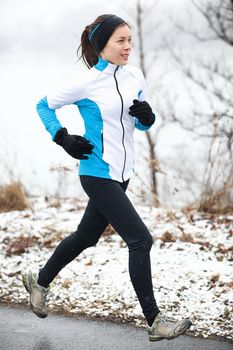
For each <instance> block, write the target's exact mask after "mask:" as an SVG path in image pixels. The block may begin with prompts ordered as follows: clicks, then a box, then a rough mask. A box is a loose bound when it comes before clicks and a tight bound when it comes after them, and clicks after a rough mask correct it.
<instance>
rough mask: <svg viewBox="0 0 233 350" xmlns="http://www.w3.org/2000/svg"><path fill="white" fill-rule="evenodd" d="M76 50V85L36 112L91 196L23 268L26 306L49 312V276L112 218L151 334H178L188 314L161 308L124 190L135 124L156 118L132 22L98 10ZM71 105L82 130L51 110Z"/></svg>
mask: <svg viewBox="0 0 233 350" xmlns="http://www.w3.org/2000/svg"><path fill="white" fill-rule="evenodd" d="M80 50H81V58H82V59H83V61H84V62H85V64H86V65H87V67H88V68H89V69H87V70H86V71H85V72H84V73H82V74H81V75H80V77H79V78H78V79H77V81H76V82H75V83H74V84H70V85H69V86H67V87H65V88H64V89H62V90H60V91H56V92H53V93H51V94H49V95H48V96H46V97H45V98H43V99H42V100H41V101H40V102H39V103H38V105H37V111H38V114H39V116H40V118H41V120H42V122H43V123H44V125H45V128H46V129H47V131H48V132H49V133H50V134H51V137H52V140H53V141H54V142H56V143H57V144H58V145H60V146H61V147H63V148H64V150H65V151H66V152H67V153H68V154H69V155H70V156H72V157H73V158H75V159H80V165H79V176H80V181H81V185H82V187H83V189H84V191H85V192H86V194H87V195H88V197H89V201H88V204H87V207H86V210H85V213H84V215H83V217H82V219H81V222H80V223H79V225H78V228H77V230H76V231H75V232H74V233H72V234H71V235H69V236H68V237H66V238H65V239H63V240H62V241H61V242H60V244H59V245H58V246H57V248H56V249H55V251H54V253H53V254H52V256H51V257H50V258H49V260H48V261H47V263H46V264H45V265H44V267H43V268H42V269H41V270H40V271H39V273H38V274H35V273H32V272H29V273H26V274H24V275H23V283H24V285H25V288H26V289H27V291H28V292H29V294H30V304H31V308H32V310H33V312H34V313H35V314H36V315H37V316H39V317H41V318H44V317H46V316H47V309H46V296H47V293H48V291H49V285H50V283H51V282H52V281H53V279H54V278H55V277H56V276H57V274H58V273H59V271H61V269H62V268H64V267H65V266H66V265H67V264H68V263H70V262H71V261H72V260H73V259H75V258H76V257H77V256H78V255H79V254H80V253H82V252H83V250H84V249H86V248H88V247H91V246H94V245H96V244H97V242H98V240H99V238H100V236H101V234H102V233H103V232H104V230H105V229H106V227H107V226H108V224H111V225H112V227H113V228H114V229H115V231H116V232H118V234H119V235H120V236H121V237H122V239H123V240H124V241H125V242H126V244H127V246H128V251H129V274H130V279H131V282H132V284H133V287H134V290H135V292H136V295H137V298H138V300H139V303H140V305H141V308H142V312H143V314H144V316H145V319H146V321H147V331H148V334H149V340H150V341H156V340H161V339H171V338H175V337H177V336H179V335H180V334H182V333H184V332H185V331H186V330H187V329H188V328H189V327H190V326H191V321H190V320H187V319H185V320H181V321H175V320H171V319H169V318H168V317H166V316H165V315H163V314H162V313H161V312H160V310H159V307H158V305H157V304H156V300H155V297H154V293H153V285H152V277H151V264H150V249H151V246H152V242H153V241H152V236H151V234H150V232H149V231H148V229H147V227H146V226H145V224H144V223H143V221H142V220H141V218H140V217H139V215H138V213H137V212H136V210H135V208H134V206H133V205H132V203H131V202H130V200H129V198H128V197H127V195H126V194H125V191H126V189H127V186H128V183H129V179H130V177H131V176H132V174H133V167H134V147H133V133H134V129H135V128H137V129H139V130H142V131H144V130H148V129H149V128H150V127H151V126H152V125H153V123H154V121H155V116H154V113H153V112H152V109H151V107H150V105H149V103H148V102H147V94H146V84H145V80H144V77H143V74H142V72H141V71H140V70H139V69H138V68H136V67H133V66H131V65H128V64H127V62H128V58H129V55H130V51H131V30H130V27H129V25H128V24H127V23H126V22H125V21H124V20H123V19H121V18H119V17H118V16H115V15H101V16H99V17H98V18H97V19H96V20H95V21H94V22H93V23H91V24H90V25H88V26H86V28H85V30H84V31H83V33H82V36H81V44H80V46H79V49H78V53H79V51H80ZM69 104H74V105H76V106H77V108H78V109H79V112H80V114H81V116H82V118H83V120H84V125H85V134H84V136H77V135H70V134H69V133H68V131H67V129H66V128H64V127H62V125H61V124H60V122H59V120H58V119H57V116H56V113H55V111H56V109H58V108H61V107H62V106H64V105H69Z"/></svg>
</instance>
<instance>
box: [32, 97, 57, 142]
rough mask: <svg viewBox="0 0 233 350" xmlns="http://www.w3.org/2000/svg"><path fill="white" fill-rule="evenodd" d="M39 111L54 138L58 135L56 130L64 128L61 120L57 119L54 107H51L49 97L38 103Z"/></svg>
mask: <svg viewBox="0 0 233 350" xmlns="http://www.w3.org/2000/svg"><path fill="white" fill-rule="evenodd" d="M36 109H37V112H38V114H39V116H40V119H41V120H42V123H43V124H44V126H45V128H46V130H47V131H48V132H49V133H50V135H51V136H52V140H54V137H55V135H56V132H57V131H58V130H59V129H61V128H62V125H61V124H60V122H59V120H58V119H57V116H56V113H55V110H54V109H51V108H49V105H48V101H47V97H44V98H42V99H41V100H40V101H39V102H38V103H37V105H36Z"/></svg>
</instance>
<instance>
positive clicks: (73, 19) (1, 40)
mask: <svg viewBox="0 0 233 350" xmlns="http://www.w3.org/2000/svg"><path fill="white" fill-rule="evenodd" d="M128 3H129V5H128V4H127V7H123V4H124V1H123V0H118V1H117V0H115V1H111V0H96V1H94V0H85V1H83V0H79V1H77V0H20V1H19V0H1V1H0V51H1V52H2V53H3V52H11V53H15V52H18V51H20V50H25V49H26V50H27V51H30V50H52V51H53V50H54V49H56V47H58V46H59V45H60V46H62V47H63V49H66V48H67V49H70V46H69V45H70V42H71V41H72V42H73V45H78V43H79V39H80V35H81V32H82V30H83V29H84V27H85V26H86V25H87V24H89V23H91V22H92V21H93V20H94V19H95V18H96V17H97V16H98V15H100V14H103V13H115V14H117V15H119V16H121V17H123V18H125V19H126V20H127V21H129V23H130V24H133V23H132V22H133V21H134V20H135V16H134V11H135V5H134V4H135V3H136V1H135V0H132V1H130V2H128ZM151 3H156V1H153V0H144V1H142V0H141V4H142V5H143V6H144V7H146V6H148V5H150V4H151ZM157 4H158V5H154V7H153V9H152V10H150V11H147V12H146V13H145V15H144V18H145V20H146V22H147V24H149V25H150V23H154V22H156V21H157V22H160V24H161V26H160V29H158V30H161V28H167V29H168V28H169V25H170V19H169V17H170V16H173V17H177V18H179V20H180V19H181V20H182V19H183V20H184V21H185V19H187V8H188V7H190V0H157ZM158 35H159V33H158ZM152 39H153V40H154V38H152ZM76 43H77V44H76Z"/></svg>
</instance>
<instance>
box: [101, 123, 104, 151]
mask: <svg viewBox="0 0 233 350" xmlns="http://www.w3.org/2000/svg"><path fill="white" fill-rule="evenodd" d="M101 143H102V154H104V133H103V129H102V130H101Z"/></svg>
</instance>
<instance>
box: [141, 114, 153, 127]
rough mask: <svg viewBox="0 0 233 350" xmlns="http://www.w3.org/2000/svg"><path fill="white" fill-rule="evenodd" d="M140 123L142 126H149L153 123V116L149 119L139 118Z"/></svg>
mask: <svg viewBox="0 0 233 350" xmlns="http://www.w3.org/2000/svg"><path fill="white" fill-rule="evenodd" d="M139 121H140V123H141V124H142V125H144V126H151V125H153V124H154V122H155V115H154V113H152V115H151V117H150V118H141V119H139Z"/></svg>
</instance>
